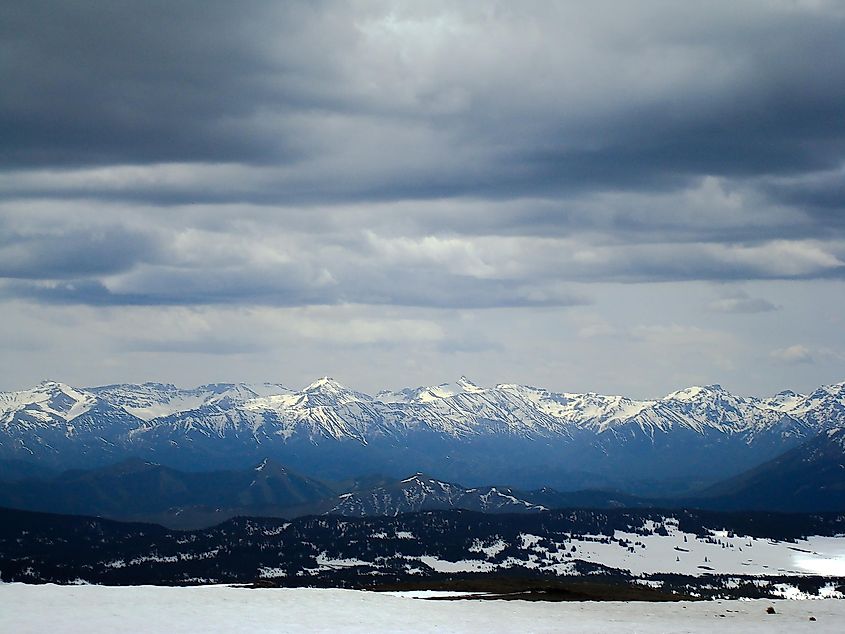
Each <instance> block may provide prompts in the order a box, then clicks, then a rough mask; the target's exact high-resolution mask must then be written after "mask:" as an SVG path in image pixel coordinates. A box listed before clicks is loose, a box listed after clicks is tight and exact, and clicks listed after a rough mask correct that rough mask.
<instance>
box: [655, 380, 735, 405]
mask: <svg viewBox="0 0 845 634" xmlns="http://www.w3.org/2000/svg"><path fill="white" fill-rule="evenodd" d="M726 393H727V392H726V390H725V388H723V387H722V386H721V385H719V384H718V383H712V384H710V385H691V386H690V387H687V388H684V389H683V390H678V391H677V392H672V393H671V394H667V395H666V396H664V397H663V400H664V401H695V400H698V399H700V398H703V397H706V396H707V395H710V394H726Z"/></svg>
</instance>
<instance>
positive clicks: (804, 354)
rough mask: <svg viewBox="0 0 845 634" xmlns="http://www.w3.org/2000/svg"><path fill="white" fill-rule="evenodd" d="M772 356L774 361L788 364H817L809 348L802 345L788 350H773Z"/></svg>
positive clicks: (793, 346) (790, 347)
mask: <svg viewBox="0 0 845 634" xmlns="http://www.w3.org/2000/svg"><path fill="white" fill-rule="evenodd" d="M770 356H771V357H772V358H773V359H776V360H778V361H781V362H783V363H788V364H798V363H815V357H814V355H813V353H812V352H811V351H810V349H809V348H807V347H806V346H802V345H801V344H795V345H792V346H789V347H787V348H778V349H776V350H772V352H771V353H770Z"/></svg>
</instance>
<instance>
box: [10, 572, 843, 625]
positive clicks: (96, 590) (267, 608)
mask: <svg viewBox="0 0 845 634" xmlns="http://www.w3.org/2000/svg"><path fill="white" fill-rule="evenodd" d="M769 606H774V607H775V610H776V614H771V615H770V614H766V608H767V607H769ZM811 616H812V617H814V618H815V619H816V620H815V621H810V617H811ZM843 623H845V601H841V600H833V599H824V600H817V601H768V600H761V601H710V602H698V603H684V602H679V603H634V602H632V603H624V602H561V603H549V602H535V601H426V600H422V599H417V598H410V597H408V596H396V595H395V594H392V595H388V594H382V593H374V592H360V591H355V590H323V589H261V590H249V589H244V588H232V587H227V586H201V587H189V588H172V587H155V586H126V587H104V586H55V585H40V586H32V585H24V584H5V585H0V631H3V632H16V633H18V634H29V633H36V632H38V633H40V632H51V633H52V634H65V633H67V634H72V633H77V632H78V633H80V634H83V633H84V634H100V633H102V634H106V633H108V634H111V633H113V632H128V633H132V632H149V633H157V632H167V633H171V634H182V633H187V632H206V633H211V634H213V633H218V632H219V633H221V634H222V633H226V634H236V633H238V632H246V633H249V634H261V633H263V632H332V633H335V632H352V633H355V632H362V633H363V632H366V633H372V632H485V633H487V634H489V633H491V632H581V633H586V634H589V633H602V634H605V633H607V632H644V633H651V632H713V631H718V632H743V633H754V632H767V633H768V632H772V631H789V632H791V633H793V634H799V633H800V632H816V633H818V632H837V633H838V632H841V631H842V624H843Z"/></svg>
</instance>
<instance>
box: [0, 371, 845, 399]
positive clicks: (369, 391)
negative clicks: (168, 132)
mask: <svg viewBox="0 0 845 634" xmlns="http://www.w3.org/2000/svg"><path fill="white" fill-rule="evenodd" d="M462 379H466V380H467V381H468V382H469V383H471V384H473V385H475V386H477V387H479V388H481V389H492V388H496V387H498V386H501V385H519V386H523V387H532V388H537V389H543V390H548V391H549V392H554V393H559V394H560V393H567V394H597V395H600V396H610V397H613V396H619V397H622V398H627V399H629V400H633V401H658V400H661V399H665V398H668V397H670V396H672V395H673V394H675V393H677V392H683V391H685V390H689V389H696V388H701V389H707V388H715V387H719V388H721V389H722V390H724V391H725V392H728V393H729V394H732V395H734V396H740V397H749V398H767V397H772V396H776V395H778V394H781V393H784V392H794V393H796V394H800V395H804V396H806V395H808V394H810V393H812V392H813V391H815V390H816V389H819V388H824V387H830V386H837V385H841V384H843V383H845V377H843V378H841V379H839V380H832V381H827V382H823V383H819V384H818V385H814V386H811V387H810V388H809V389H798V388H795V387H785V388H782V389H780V390H776V391H774V392H771V393H762V394H749V393H745V392H740V391H737V390H734V389H731V388H730V387H729V386H725V385H724V384H723V383H720V382H715V383H707V384H700V385H684V386H677V387H675V388H673V389H669V390H668V391H666V392H665V393H663V394H661V395H659V396H654V395H652V396H639V395H631V394H625V393H622V392H608V391H599V390H594V389H591V390H569V389H566V388H565V387H557V386H553V385H543V384H535V383H523V382H519V381H497V382H495V383H490V384H486V383H481V382H479V381H474V380H473V379H472V377H469V376H467V375H465V374H464V375H461V376H459V377H458V378H457V379H455V380H454V381H441V382H439V383H425V384H404V385H400V386H385V385H383V386H376V387H375V389H373V388H362V387H360V386H358V385H355V384H354V383H350V382H346V381H344V380H340V379H337V378H336V377H333V376H329V375H322V376H319V377H317V378H315V379H313V380H311V381H309V382H307V383H303V384H294V383H286V382H284V381H274V380H272V379H268V380H263V381H261V380H258V381H237V380H234V381H206V382H201V383H174V382H173V381H161V380H154V379H147V380H143V381H110V382H106V383H98V384H93V383H91V384H75V383H70V382H68V381H61V380H58V379H55V378H45V379H41V380H40V381H38V382H36V383H32V384H30V385H26V386H23V387H20V388H14V389H1V390H0V393H3V392H7V393H8V392H20V391H25V390H28V389H32V388H35V387H38V386H39V385H42V384H45V383H57V384H60V385H66V386H68V387H71V388H74V389H79V390H86V389H97V388H103V387H109V386H112V385H115V386H117V385H127V386H142V385H163V386H172V387H175V388H176V389H179V390H196V389H199V388H203V387H210V386H216V385H244V386H249V385H277V386H279V387H282V388H285V389H289V390H291V391H293V392H302V391H304V390H306V389H308V388H309V387H311V386H312V385H315V384H317V383H319V382H320V381H323V380H329V381H334V382H336V383H338V384H340V385H342V386H343V387H345V388H348V389H350V390H353V391H356V392H361V393H363V394H366V395H367V396H372V397H375V396H377V395H378V394H379V393H380V392H394V393H396V392H399V391H401V390H405V389H425V388H436V387H441V386H451V385H455V384H456V383H458V382H459V381H460V380H462Z"/></svg>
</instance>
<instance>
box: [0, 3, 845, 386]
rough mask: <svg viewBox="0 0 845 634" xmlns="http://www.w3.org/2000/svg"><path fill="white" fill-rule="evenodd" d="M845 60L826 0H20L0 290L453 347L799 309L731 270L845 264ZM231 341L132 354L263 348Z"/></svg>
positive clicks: (2, 102) (844, 268)
mask: <svg viewBox="0 0 845 634" xmlns="http://www.w3.org/2000/svg"><path fill="white" fill-rule="evenodd" d="M842 60H845V8H843V6H842V4H841V3H839V2H836V1H833V0H831V1H826V0H806V1H805V0H775V1H765V2H764V1H762V0H760V1H756V0H748V1H746V2H740V3H737V2H733V1H732V2H728V1H721V0H718V1H715V2H708V3H699V4H698V5H692V4H690V3H684V4H679V3H674V2H665V1H660V0H642V1H638V2H626V3H619V2H610V1H598V2H593V3H590V4H589V5H587V4H585V3H582V2H557V3H549V2H522V3H518V4H515V3H512V2H493V3H483V4H481V3H479V4H473V3H459V4H456V3H449V2H438V1H433V2H425V3H412V2H398V1H387V0H385V1H361V2H331V1H328V0H326V1H318V2H270V1H259V0H250V1H247V2H241V3H231V2H217V1H216V0H213V1H208V0H203V1H202V2H199V1H197V2H193V1H186V2H179V3H172V2H144V3H138V2H115V1H113V0H110V1H109V2H97V1H94V2H85V3H67V2H50V1H46V0H43V1H42V0H27V1H16V0H12V1H8V2H4V3H3V4H2V6H0V81H2V85H3V86H4V89H3V90H2V91H0V138H2V139H3V143H2V144H0V298H2V299H3V300H4V301H5V303H6V306H7V307H9V306H12V304H15V305H17V304H16V303H15V302H16V301H18V300H19V301H21V302H24V303H25V304H27V305H30V306H34V307H38V306H40V307H41V309H42V310H44V311H47V312H49V311H65V310H68V309H72V308H73V307H76V308H77V309H79V310H83V309H84V307H86V306H87V307H94V308H95V309H96V310H100V311H102V310H107V309H108V308H109V307H112V308H120V307H123V308H125V309H126V310H129V311H130V312H131V311H132V310H136V311H139V310H142V309H143V308H144V307H146V306H149V307H155V308H158V309H161V310H165V309H167V308H168V307H172V308H173V309H174V310H178V309H180V307H185V308H189V309H190V310H206V311H214V310H221V311H227V310H230V309H239V308H250V307H266V308H269V309H277V310H280V311H281V310H298V309H300V308H307V307H336V308H337V311H336V314H337V315H338V317H336V319H338V320H341V319H345V317H341V316H340V315H343V314H345V313H343V310H345V308H343V307H347V306H358V307H363V308H362V309H361V310H364V311H365V313H366V314H367V315H368V316H367V317H366V318H364V317H361V319H365V320H366V319H370V320H372V319H376V318H378V317H377V315H378V314H379V313H380V312H384V311H386V310H390V309H391V308H396V309H397V310H405V309H406V308H407V309H409V310H411V311H412V312H413V311H417V312H419V313H420V314H421V313H422V312H425V315H426V316H425V317H421V316H419V315H417V314H416V313H414V314H411V315H408V314H405V313H403V314H402V317H401V319H403V320H411V322H413V323H414V324H415V325H414V327H413V328H410V330H408V332H412V333H417V334H419V333H427V334H425V336H422V340H424V341H427V342H429V343H431V342H435V341H436V342H437V343H436V345H437V346H440V348H441V349H442V350H444V351H445V350H457V349H459V348H461V347H462V346H465V347H466V349H467V350H477V349H491V346H492V345H493V344H492V343H491V342H492V340H493V339H495V337H485V336H481V337H479V338H473V337H472V336H470V332H471V331H472V329H467V327H465V324H464V322H460V325H459V324H458V321H457V320H459V319H464V318H465V317H466V312H463V313H460V311H469V312H472V311H476V310H479V309H484V310H495V309H497V308H509V309H513V310H519V309H524V310H526V311H539V312H534V313H531V314H532V315H545V314H546V313H544V312H542V311H549V310H554V309H556V308H566V309H567V310H574V311H578V310H595V311H597V312H598V313H600V316H599V318H598V321H596V322H595V323H590V324H581V325H579V324H574V325H573V328H574V331H583V332H589V333H602V332H613V333H616V334H615V336H617V337H618V335H619V333H620V332H622V331H625V332H628V331H630V328H628V329H626V328H622V327H621V326H620V325H619V324H616V325H613V323H612V322H613V321H614V320H613V318H612V315H611V314H610V313H612V312H615V311H619V312H621V313H623V314H624V313H627V312H630V311H631V310H632V306H631V303H630V302H631V301H635V300H630V299H629V300H628V302H629V303H628V304H620V305H618V306H612V303H609V302H607V301H606V299H607V296H606V290H602V289H603V288H605V289H606V287H608V286H610V285H618V284H621V285H630V284H635V285H638V286H640V287H646V286H649V287H651V286H654V288H663V289H668V288H672V289H677V288H678V287H676V286H674V285H673V284H674V283H676V282H678V283H682V284H693V283H699V282H704V283H715V284H728V285H734V286H736V287H737V288H736V289H734V288H732V289H729V290H727V291H720V292H715V293H713V295H712V296H708V297H706V298H700V299H699V300H697V304H696V307H697V308H695V310H694V311H693V312H692V313H690V314H687V315H685V316H683V319H685V320H687V321H688V322H695V320H696V319H698V316H697V314H696V312H695V311H697V310H703V311H704V312H706V313H708V314H710V315H711V317H712V316H714V315H723V316H724V317H725V318H726V319H740V320H741V319H760V320H763V319H767V314H768V313H777V315H778V316H779V318H782V319H784V320H787V321H789V320H790V319H794V317H793V316H792V313H791V312H790V307H789V306H788V305H785V304H783V302H782V301H781V300H780V298H779V297H776V296H764V295H760V294H758V295H755V294H749V293H748V292H747V291H746V290H743V288H740V286H741V285H748V284H757V283H760V284H762V283H765V282H771V283H772V284H774V285H775V286H765V285H764V286H762V287H760V288H759V289H758V291H757V292H758V293H759V292H762V293H766V292H774V291H771V290H770V289H775V288H776V289H779V291H778V292H780V291H781V290H782V289H783V288H784V286H783V285H784V284H787V283H796V284H798V283H802V284H803V283H806V282H808V281H812V280H821V281H827V283H829V284H832V285H835V287H836V288H839V286H838V285H839V284H840V283H841V280H842V279H843V276H845V188H844V187H843V183H845V82H842V81H841V77H842V76H843V71H844V70H845V69H843V61H842ZM778 284H780V286H778ZM690 288H691V287H690ZM814 288H816V287H815V286H814ZM665 293H666V295H665V299H664V302H665V304H667V305H668V304H669V303H671V302H676V301H682V300H681V297H682V296H683V293H680V292H679V291H677V290H673V291H671V292H670V291H668V290H667V291H665ZM655 297H660V293H658V294H657V295H655ZM590 307H593V308H590ZM662 308H663V307H662V306H661V303H660V302H656V303H655V305H654V311H655V312H654V314H653V315H652V316H651V317H648V318H645V317H644V319H645V321H646V322H648V323H651V324H661V323H662V326H660V327H661V328H669V330H668V331H666V332H675V331H673V330H671V328H670V326H672V324H665V323H663V320H662V314H663V313H662V312H661V309H662ZM429 309H431V310H434V311H440V312H439V316H438V317H437V318H434V317H432V316H431V314H430V313H429V312H427V311H428V310H429ZM775 309H777V310H775ZM0 310H2V305H0ZM8 310H9V311H10V313H9V314H10V315H11V314H12V312H13V311H12V309H11V308H8ZM608 311H609V312H608ZM664 312H665V311H664ZM458 313H460V314H461V315H462V316H461V317H459V316H458ZM14 314H17V313H14ZM56 314H58V313H56ZM62 314H65V313H64V312H63V313H62ZM121 314H123V313H121ZM227 314H228V313H227ZM740 315H742V317H740ZM323 318H324V319H329V318H328V317H325V316H324V317H323ZM679 318H680V317H679ZM713 318H715V317H713ZM302 319H304V318H302ZM395 319H399V317H396V318H395ZM538 319H539V317H538ZM432 320H434V321H432ZM283 321H284V323H285V324H286V327H287V328H289V329H293V330H294V331H296V328H299V327H300V326H294V325H293V323H294V322H293V321H290V320H287V318H285V319H284V320H283ZM417 321H422V322H426V323H427V324H428V325H423V326H420V325H419V324H417ZM191 323H193V322H191ZM220 323H222V322H220ZM227 323H228V322H227ZM379 323H381V322H379ZM403 323H405V322H403ZM409 323H410V322H409ZM450 323H452V324H453V326H454V327H452V326H450V325H449V324H450ZM543 323H545V324H546V326H545V327H547V328H549V329H550V330H549V331H548V334H549V336H560V335H559V334H557V333H555V332H553V326H552V325H551V322H543ZM648 323H645V325H644V327H645V328H646V331H647V332H652V331H649V330H647V329H648V328H649V327H651V326H649V325H648ZM767 323H768V322H767ZM790 323H792V324H793V326H794V328H795V329H796V335H795V337H794V339H795V340H794V341H774V340H773V341H769V342H765V343H764V342H763V341H760V342H759V343H758V345H759V346H760V347H761V351H760V352H759V354H758V355H757V357H756V358H757V359H758V360H759V359H765V360H767V361H778V362H783V361H787V360H793V359H795V358H798V357H801V355H799V354H797V353H795V351H797V350H799V349H801V348H800V345H802V344H799V343H797V342H800V341H803V339H802V338H801V337H800V336H798V334H799V331H800V324H799V323H798V322H790ZM432 324H434V326H432ZM675 325H678V324H675ZM418 326H420V327H418ZM80 327H82V328H84V327H85V326H84V325H82V326H80ZM221 327H223V326H221ZM678 327H680V328H687V327H694V323H689V324H680V325H678ZM432 328H434V330H436V331H437V332H438V333H440V334H439V335H438V336H437V337H433V338H432V336H431V333H432V332H433V330H432ZM490 328H493V326H490ZM720 328H723V329H724V328H726V329H727V331H730V328H731V327H728V326H725V325H722V326H720ZM733 328H735V327H733ZM387 330H389V327H388V328H387ZM399 330H401V328H400V329H399ZM452 330H454V332H456V333H460V336H455V337H450V336H448V335H446V334H444V333H449V332H451V331H452ZM376 331H377V332H378V333H382V334H380V335H379V337H380V338H381V339H383V333H384V332H385V329H384V328H382V327H381V326H379V328H377V329H376ZM297 332H299V331H297ZM356 332H372V331H371V330H367V328H365V327H363V326H362V327H361V328H360V329H359V330H358V331H356ZM403 332H404V331H403ZM684 332H687V331H684ZM689 332H692V331H689ZM772 333H773V331H772ZM780 334H781V335H782V334H783V333H780ZM368 336H369V335H368ZM773 336H774V335H773ZM356 337H358V335H355V336H354V337H353V340H355V341H363V342H365V343H367V345H370V344H374V341H375V339H368V338H367V337H363V338H360V337H358V338H356ZM379 337H376V339H378V340H379V341H381V339H379ZM225 339H226V337H225V336H220V335H219V334H218V336H217V337H216V338H215V337H199V338H196V337H194V336H193V335H189V333H188V334H185V337H184V338H183V340H182V341H181V343H180V342H176V341H169V340H168V342H165V343H164V344H162V343H160V342H159V343H152V342H146V343H144V341H142V342H141V343H138V342H134V343H132V344H131V345H129V344H125V342H124V344H121V345H123V347H124V348H126V346H127V345H129V348H132V349H133V350H136V349H138V346H141V347H143V346H144V345H148V346H149V348H150V350H155V349H157V350H158V351H159V352H161V350H163V349H168V350H171V351H173V352H174V354H175V353H176V352H178V351H179V350H181V351H183V352H184V353H185V354H189V353H190V352H191V351H195V350H196V351H201V350H202V349H203V346H204V345H206V344H204V343H203V342H207V348H208V349H209V350H216V351H223V352H226V351H230V350H231V351H232V353H233V354H234V353H240V352H244V353H245V354H246V353H247V352H249V351H252V352H254V351H255V350H256V349H257V348H260V346H258V347H257V346H256V344H255V342H252V341H249V342H246V343H244V344H243V345H241V344H232V345H229V344H227V343H225ZM605 339H608V338H602V337H599V336H591V337H590V340H591V341H592V344H591V345H593V346H600V345H604V344H602V343H601V342H602V341H605ZM608 340H609V339H608ZM638 341H652V342H653V341H654V339H647V338H646V339H643V338H642V337H640V339H638ZM725 341H726V340H725ZM9 345H11V344H9ZM607 345H609V344H607ZM819 345H820V344H819ZM795 346H798V347H795ZM763 347H765V348H766V349H765V351H763V350H762V348H763ZM807 349H809V348H807ZM772 350H780V351H784V350H786V351H791V352H788V353H782V354H781V353H774V352H771V351H772ZM223 352H221V354H222V353H223ZM503 354H505V355H506V354H509V353H507V352H503ZM837 354H838V353H837ZM819 358H823V359H840V361H835V363H841V357H838V356H837V355H836V354H833V355H828V356H827V357H826V356H824V355H820V354H811V353H808V354H807V355H804V356H803V357H802V359H801V360H802V361H804V363H803V365H804V366H806V365H809V364H810V360H813V359H819ZM714 363H715V362H714ZM831 363H834V362H833V361H831ZM793 365H794V364H793ZM714 367H715V366H714ZM843 369H845V368H843ZM667 372H668V370H667ZM503 378H505V377H503ZM718 378H719V377H716V379H718ZM89 382H90V381H89ZM668 387H673V386H668Z"/></svg>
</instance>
